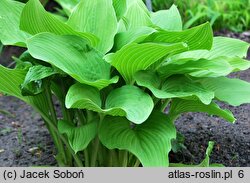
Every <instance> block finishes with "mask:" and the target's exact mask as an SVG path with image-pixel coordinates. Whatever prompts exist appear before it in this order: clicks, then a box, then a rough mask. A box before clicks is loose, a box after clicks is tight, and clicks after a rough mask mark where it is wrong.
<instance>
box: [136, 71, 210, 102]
mask: <svg viewBox="0 0 250 183" xmlns="http://www.w3.org/2000/svg"><path fill="white" fill-rule="evenodd" d="M135 80H136V82H137V84H138V85H140V86H144V87H147V88H148V89H149V90H150V91H151V92H152V93H153V94H154V96H156V97H157V98H161V99H167V98H183V97H192V96H196V97H198V98H199V99H200V100H201V101H202V102H203V103H204V104H209V103H210V102H211V101H212V99H213V98H214V93H213V92H211V91H209V90H205V89H204V88H203V87H202V85H201V84H200V83H198V82H195V81H192V80H191V79H190V78H187V77H185V76H181V75H179V76H173V77H170V78H168V79H167V80H166V81H164V82H163V83H161V80H160V79H159V77H158V76H157V75H156V74H155V73H153V72H151V71H139V72H138V73H136V75H135Z"/></svg>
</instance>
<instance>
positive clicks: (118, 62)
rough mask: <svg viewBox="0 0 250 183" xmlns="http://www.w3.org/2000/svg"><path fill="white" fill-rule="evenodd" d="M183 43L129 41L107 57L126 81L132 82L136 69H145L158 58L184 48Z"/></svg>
mask: <svg viewBox="0 0 250 183" xmlns="http://www.w3.org/2000/svg"><path fill="white" fill-rule="evenodd" d="M186 49H187V47H186V45H185V44H183V43H176V44H158V43H141V44H137V43H131V44H128V45H126V46H124V47H123V48H122V49H120V50H119V51H117V52H116V53H115V54H113V55H112V56H111V57H110V58H109V59H110V60H111V65H113V66H114V67H115V68H116V69H117V70H118V71H119V73H120V74H121V75H122V76H123V78H124V79H125V81H126V83H132V82H133V76H134V74H135V73H136V72H137V71H140V70H146V69H147V68H148V67H149V66H151V65H152V64H154V63H156V62H157V61H159V60H160V59H162V58H164V57H166V56H168V55H171V54H175V53H178V52H180V51H184V50H186Z"/></svg>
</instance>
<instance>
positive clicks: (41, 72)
mask: <svg viewBox="0 0 250 183" xmlns="http://www.w3.org/2000/svg"><path fill="white" fill-rule="evenodd" d="M54 74H57V71H55V70H54V69H53V68H51V67H45V66H42V65H36V66H33V67H30V68H29V71H28V72H27V74H26V76H25V79H24V82H23V84H22V85H21V89H22V95H23V96H27V95H37V94H38V93H41V92H42V91H43V87H42V83H43V82H42V79H44V78H47V77H49V76H52V75H54Z"/></svg>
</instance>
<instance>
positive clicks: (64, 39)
mask: <svg viewBox="0 0 250 183" xmlns="http://www.w3.org/2000/svg"><path fill="white" fill-rule="evenodd" d="M27 46H28V50H29V52H30V54H31V55H32V56H33V57H34V58H36V59H39V60H43V61H45V62H48V63H50V64H52V65H54V66H56V67H57V68H59V69H61V70H63V71H64V72H65V73H67V74H69V75H70V76H71V77H73V78H74V79H76V80H77V81H79V82H80V83H84V84H88V85H91V86H94V87H97V88H98V89H101V88H104V87H106V86H108V85H109V84H111V83H115V82H117V81H118V78H117V77H114V78H112V79H110V65H109V64H108V63H106V62H105V61H104V60H103V59H102V57H103V55H102V54H101V53H99V52H98V51H96V50H95V49H93V48H91V47H90V46H89V45H88V44H87V42H86V41H85V40H84V39H82V38H80V37H78V36H73V35H72V36H70V35H65V36H58V35H54V34H51V33H41V34H38V35H36V36H34V37H32V38H31V39H29V40H28V41H27ZM69 53H70V54H69Z"/></svg>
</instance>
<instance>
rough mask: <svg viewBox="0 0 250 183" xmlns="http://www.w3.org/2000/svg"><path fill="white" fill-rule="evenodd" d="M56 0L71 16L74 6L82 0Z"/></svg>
mask: <svg viewBox="0 0 250 183" xmlns="http://www.w3.org/2000/svg"><path fill="white" fill-rule="evenodd" d="M55 1H56V2H57V3H58V4H60V5H61V6H62V8H63V10H64V11H65V13H66V14H67V15H68V16H69V15H70V14H71V13H72V11H73V9H74V7H75V6H76V5H77V3H79V2H80V1H81V0H55Z"/></svg>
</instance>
